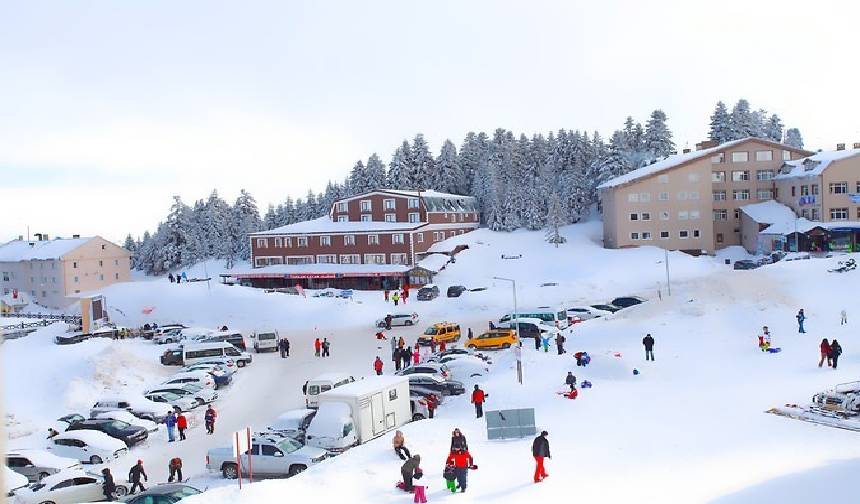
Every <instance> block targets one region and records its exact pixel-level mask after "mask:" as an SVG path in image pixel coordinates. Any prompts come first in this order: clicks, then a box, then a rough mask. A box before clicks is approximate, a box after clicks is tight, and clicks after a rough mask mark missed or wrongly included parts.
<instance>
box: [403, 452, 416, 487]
mask: <svg viewBox="0 0 860 504" xmlns="http://www.w3.org/2000/svg"><path fill="white" fill-rule="evenodd" d="M420 463H421V455H413V456H411V457H409V460H407V461H406V462H404V463H403V465H402V466H400V475H401V476H403V490H404V491H406V492H412V491H413V490H415V488H414V487H413V486H412V479H413V478H420V477H421V476H420V474H421V468H420V467H418V464H420Z"/></svg>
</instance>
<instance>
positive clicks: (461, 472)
mask: <svg viewBox="0 0 860 504" xmlns="http://www.w3.org/2000/svg"><path fill="white" fill-rule="evenodd" d="M446 462H447V463H448V464H450V465H452V466H454V475H455V476H456V478H457V487H458V488H459V489H460V492H465V491H466V483H467V480H468V477H469V472H468V471H469V469H474V468H475V467H476V466H475V461H474V460H472V455H471V454H469V451H468V450H467V449H465V448H460V447H458V448H457V449H455V450H453V451H451V454H450V455H448V460H447V461H446Z"/></svg>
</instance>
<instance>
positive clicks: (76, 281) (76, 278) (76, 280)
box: [30, 277, 78, 283]
mask: <svg viewBox="0 0 860 504" xmlns="http://www.w3.org/2000/svg"><path fill="white" fill-rule="evenodd" d="M30 280H32V278H31V279H30ZM75 283H78V277H75Z"/></svg>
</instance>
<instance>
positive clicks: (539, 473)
mask: <svg viewBox="0 0 860 504" xmlns="http://www.w3.org/2000/svg"><path fill="white" fill-rule="evenodd" d="M547 436H549V432H547V431H541V433H540V436H538V437H536V438H535V440H534V441H533V442H532V456H533V457H534V458H535V483H540V482H541V481H543V480H544V478H546V477H547V476H549V474H547V473H546V469H544V466H543V459H544V458H549V459H551V458H552V455H550V453H549V440H547V438H546V437H547Z"/></svg>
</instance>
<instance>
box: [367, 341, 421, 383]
mask: <svg viewBox="0 0 860 504" xmlns="http://www.w3.org/2000/svg"><path fill="white" fill-rule="evenodd" d="M377 359H379V357H377ZM391 360H392V361H394V369H395V371H400V370H401V369H403V368H407V367H409V362H410V361H411V362H412V363H413V364H418V363H419V362H421V347H420V345H418V343H415V347H414V348H413V347H410V346H406V342H405V341H404V340H403V338H402V337H401V338H400V340H399V341H398V340H395V339H394V338H391ZM380 374H381V373H380Z"/></svg>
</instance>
